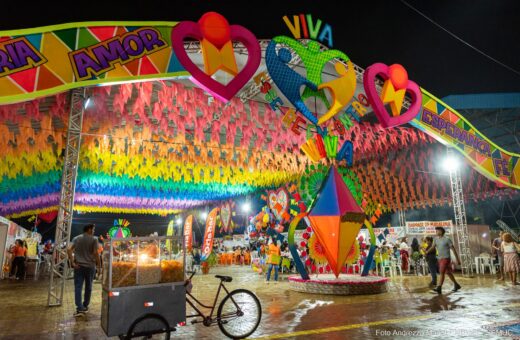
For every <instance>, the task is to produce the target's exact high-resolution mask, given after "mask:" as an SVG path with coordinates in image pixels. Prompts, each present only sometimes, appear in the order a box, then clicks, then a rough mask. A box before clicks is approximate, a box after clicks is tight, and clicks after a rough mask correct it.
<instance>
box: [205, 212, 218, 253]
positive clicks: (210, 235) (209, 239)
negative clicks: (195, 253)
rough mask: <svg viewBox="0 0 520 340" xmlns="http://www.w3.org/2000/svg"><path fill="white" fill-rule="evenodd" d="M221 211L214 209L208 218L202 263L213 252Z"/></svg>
mask: <svg viewBox="0 0 520 340" xmlns="http://www.w3.org/2000/svg"><path fill="white" fill-rule="evenodd" d="M219 210H220V208H213V210H211V211H210V213H209V214H208V217H207V218H206V230H205V231H204V241H203V242H202V254H201V255H202V256H201V260H202V261H206V260H207V259H208V257H209V256H210V255H211V252H212V251H213V240H214V239H215V227H216V225H217V215H218V213H219Z"/></svg>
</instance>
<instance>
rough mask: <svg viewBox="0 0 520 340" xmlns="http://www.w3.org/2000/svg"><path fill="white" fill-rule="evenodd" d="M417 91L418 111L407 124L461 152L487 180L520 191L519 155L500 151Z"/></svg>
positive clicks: (449, 110)
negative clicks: (416, 115) (420, 95)
mask: <svg viewBox="0 0 520 340" xmlns="http://www.w3.org/2000/svg"><path fill="white" fill-rule="evenodd" d="M421 90H422V95H423V100H422V102H423V104H422V112H421V114H420V116H418V117H416V118H415V119H414V120H413V121H411V122H410V123H411V124H412V125H413V126H415V127H416V128H418V129H420V130H422V131H425V132H426V133H428V134H429V135H431V136H432V137H433V138H435V139H436V140H437V141H439V142H440V143H442V144H447V145H450V146H451V147H453V148H454V149H456V150H458V151H459V152H461V153H462V154H463V155H464V156H465V157H466V159H468V160H469V161H470V164H471V165H472V166H473V167H475V169H476V170H477V171H479V172H480V173H481V174H483V175H484V176H486V177H487V178H489V179H490V180H493V181H498V182H500V183H501V184H504V185H507V186H509V187H512V188H516V189H520V160H519V159H520V155H519V154H515V153H512V152H508V151H505V150H504V149H502V148H500V147H499V146H498V145H496V144H495V143H493V141H491V140H489V139H488V138H486V137H485V136H484V135H483V134H482V133H480V132H479V131H478V130H477V129H475V127H474V126H473V125H472V124H471V123H470V122H469V121H468V119H466V118H465V117H464V116H462V115H461V114H460V113H459V112H457V111H455V110H454V109H452V108H451V107H449V106H448V105H447V104H445V103H443V102H442V101H441V100H439V99H438V98H436V97H435V96H434V95H432V94H431V93H429V92H428V91H426V90H424V89H421Z"/></svg>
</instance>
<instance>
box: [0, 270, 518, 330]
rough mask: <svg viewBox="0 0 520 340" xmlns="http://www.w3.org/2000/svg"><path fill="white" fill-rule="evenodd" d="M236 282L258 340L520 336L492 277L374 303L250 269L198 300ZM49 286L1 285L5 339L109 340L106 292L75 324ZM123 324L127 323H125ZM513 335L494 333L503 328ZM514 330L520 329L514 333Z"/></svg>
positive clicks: (513, 296)
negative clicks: (255, 312)
mask: <svg viewBox="0 0 520 340" xmlns="http://www.w3.org/2000/svg"><path fill="white" fill-rule="evenodd" d="M215 274H222V275H229V276H232V277H233V282H231V283H228V284H226V286H227V287H228V288H229V289H236V288H247V289H250V290H252V291H253V292H254V293H255V294H256V295H257V296H258V298H259V299H260V302H261V304H262V313H263V316H262V322H261V324H260V326H259V327H258V329H257V331H256V332H255V333H254V334H253V338H260V339H306V340H307V339H379V338H387V339H406V338H414V339H460V338H463V339H504V338H506V339H507V338H513V337H514V336H515V332H516V331H518V334H516V336H517V337H520V295H519V293H520V286H516V287H512V286H511V284H510V283H504V282H503V281H497V280H495V279H494V278H492V277H490V276H477V277H474V278H458V279H459V281H460V283H461V285H462V287H463V288H462V290H461V291H459V292H457V293H451V292H450V290H451V287H452V285H451V282H447V283H446V284H445V291H446V293H445V294H443V295H437V294H434V293H431V292H430V291H429V289H428V287H427V284H428V282H429V281H428V277H420V276H419V277H418V276H405V277H402V278H396V279H392V280H391V281H390V282H389V289H388V293H385V294H380V295H372V296H324V295H321V296H320V295H309V294H304V293H297V292H293V291H291V290H289V284H288V283H287V280H286V277H284V278H283V281H282V282H281V283H278V284H273V283H271V284H269V285H267V284H265V282H264V279H263V277H262V276H259V275H258V274H256V273H254V272H253V271H252V270H251V269H250V268H249V267H247V266H244V267H240V266H229V267H217V268H212V269H211V271H210V275H202V274H200V275H196V276H195V278H194V282H193V283H194V288H193V295H194V296H196V297H198V298H201V299H202V300H203V301H205V302H208V303H210V302H212V300H211V299H212V297H213V296H214V292H215V290H216V287H217V286H218V282H219V280H217V279H215V278H214V276H213V275H215ZM47 284H48V283H47V281H45V280H43V279H42V280H40V281H32V280H28V281H24V282H19V281H9V280H4V281H0V302H1V303H0V339H17V340H19V339H106V338H107V337H106V336H105V334H104V333H103V330H102V329H101V326H100V310H101V285H100V284H95V286H94V292H93V301H92V303H91V306H90V312H89V313H88V315H87V316H86V317H84V318H78V319H76V318H74V317H73V315H72V314H73V312H74V296H73V295H74V291H73V285H72V280H69V281H67V285H66V291H65V297H64V305H63V306H62V307H52V308H49V307H46V306H45V304H46V302H47V288H48V285H47ZM122 317H123V316H122ZM506 323H509V324H511V323H512V324H517V325H516V326H511V327H513V328H493V327H495V326H500V325H502V324H506ZM515 327H516V328H515ZM171 335H172V338H178V339H225V337H224V336H223V334H222V333H221V332H220V330H219V329H218V326H214V327H210V328H206V327H204V326H203V325H202V324H197V325H191V324H188V325H187V326H184V327H179V328H178V329H177V331H176V332H173V333H172V334H171Z"/></svg>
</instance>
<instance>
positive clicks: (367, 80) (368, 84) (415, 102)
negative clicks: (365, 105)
mask: <svg viewBox="0 0 520 340" xmlns="http://www.w3.org/2000/svg"><path fill="white" fill-rule="evenodd" d="M377 75H379V76H381V77H382V78H383V79H384V80H387V79H389V78H390V73H389V66H388V65H386V64H383V63H375V64H373V65H371V66H369V67H368V68H367V69H366V70H365V74H363V86H364V88H365V92H366V94H367V98H368V101H369V102H370V105H371V106H372V109H373V110H374V113H375V114H376V116H377V119H379V122H380V123H381V125H382V126H383V127H385V128H388V127H392V126H398V125H403V124H406V123H408V122H409V121H411V120H412V119H414V118H415V116H417V114H418V113H419V111H420V109H421V105H422V94H421V89H420V88H419V86H418V85H417V84H416V83H415V82H413V81H411V80H408V84H407V85H406V93H408V94H409V95H410V97H411V98H412V105H411V106H410V107H409V108H408V110H407V111H406V112H404V113H403V114H401V115H399V116H397V117H392V116H391V115H390V114H389V113H388V111H387V109H386V108H385V105H384V103H383V101H382V100H381V98H379V94H378V93H377V89H376V76H377Z"/></svg>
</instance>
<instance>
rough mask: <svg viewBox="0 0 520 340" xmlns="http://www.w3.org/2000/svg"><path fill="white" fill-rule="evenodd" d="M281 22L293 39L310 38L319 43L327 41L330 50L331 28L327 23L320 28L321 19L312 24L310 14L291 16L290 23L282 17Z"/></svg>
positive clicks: (285, 17) (287, 18) (286, 17)
mask: <svg viewBox="0 0 520 340" xmlns="http://www.w3.org/2000/svg"><path fill="white" fill-rule="evenodd" d="M283 21H284V22H285V24H286V25H287V28H289V30H290V31H291V33H292V35H293V36H294V39H309V38H310V39H312V40H317V41H320V42H321V43H324V42H325V41H327V45H328V46H329V48H332V27H331V26H330V25H329V24H327V23H325V25H323V27H322V21H321V19H317V20H316V22H314V20H312V14H307V15H304V14H299V15H293V21H292V22H291V21H290V19H289V17H288V16H287V15H286V16H284V17H283ZM320 29H321V33H320ZM318 33H319V35H318Z"/></svg>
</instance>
